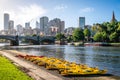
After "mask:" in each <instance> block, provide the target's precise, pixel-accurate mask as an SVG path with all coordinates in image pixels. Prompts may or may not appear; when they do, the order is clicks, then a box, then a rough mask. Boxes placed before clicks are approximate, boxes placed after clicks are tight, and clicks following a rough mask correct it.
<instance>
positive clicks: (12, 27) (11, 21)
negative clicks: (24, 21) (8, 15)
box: [8, 20, 14, 30]
mask: <svg viewBox="0 0 120 80" xmlns="http://www.w3.org/2000/svg"><path fill="white" fill-rule="evenodd" d="M8 29H9V30H13V29H14V21H13V20H9V26H8Z"/></svg>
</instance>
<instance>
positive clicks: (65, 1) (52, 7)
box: [0, 0, 120, 30]
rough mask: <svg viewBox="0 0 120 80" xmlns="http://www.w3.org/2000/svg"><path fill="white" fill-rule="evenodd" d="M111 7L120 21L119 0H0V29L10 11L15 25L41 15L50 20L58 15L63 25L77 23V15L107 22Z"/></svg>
mask: <svg viewBox="0 0 120 80" xmlns="http://www.w3.org/2000/svg"><path fill="white" fill-rule="evenodd" d="M113 11H114V13H115V16H116V19H117V20H118V21H120V0H0V30H2V29H3V28H4V27H3V26H4V25H3V23H4V22H3V21H4V19H3V18H4V13H8V14H9V15H10V20H14V23H15V26H16V25H17V24H22V25H23V26H24V24H25V22H30V23H31V27H32V28H35V22H36V21H39V18H40V17H42V16H47V17H49V20H51V19H54V18H60V19H61V20H62V21H65V27H66V28H68V27H78V19H79V17H85V18H86V25H93V24H94V23H103V22H109V21H110V20H111V18H112V12H113Z"/></svg>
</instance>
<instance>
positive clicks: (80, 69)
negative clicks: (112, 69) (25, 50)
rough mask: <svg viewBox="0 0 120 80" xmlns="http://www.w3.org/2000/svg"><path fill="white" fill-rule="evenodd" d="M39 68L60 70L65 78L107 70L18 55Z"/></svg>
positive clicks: (43, 57)
mask: <svg viewBox="0 0 120 80" xmlns="http://www.w3.org/2000/svg"><path fill="white" fill-rule="evenodd" d="M17 57H21V58H24V59H26V60H28V61H31V62H33V63H34V64H37V65H39V66H44V67H45V68H46V69H48V70H58V71H59V73H60V74H61V75H63V76H67V75H90V74H105V73H106V72H107V70H100V69H99V68H98V67H89V66H88V65H85V64H76V63H74V62H68V61H65V60H62V59H58V58H54V57H46V56H33V55H17Z"/></svg>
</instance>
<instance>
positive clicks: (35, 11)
mask: <svg viewBox="0 0 120 80" xmlns="http://www.w3.org/2000/svg"><path fill="white" fill-rule="evenodd" d="M44 13H46V10H45V9H43V8H42V7H41V6H38V5H36V4H33V5H30V6H23V7H19V9H18V13H17V14H16V20H19V21H20V22H21V23H24V22H26V21H30V20H33V19H35V18H37V17H40V16H42V15H43V14H44Z"/></svg>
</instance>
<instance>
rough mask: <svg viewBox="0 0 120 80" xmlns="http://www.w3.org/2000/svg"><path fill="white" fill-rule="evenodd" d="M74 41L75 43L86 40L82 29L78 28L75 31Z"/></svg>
mask: <svg viewBox="0 0 120 80" xmlns="http://www.w3.org/2000/svg"><path fill="white" fill-rule="evenodd" d="M72 37H73V40H74V41H76V42H77V41H80V40H81V41H83V40H84V33H83V30H82V29H80V28H76V29H75V30H74V31H73V35H72Z"/></svg>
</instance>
